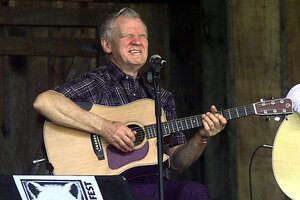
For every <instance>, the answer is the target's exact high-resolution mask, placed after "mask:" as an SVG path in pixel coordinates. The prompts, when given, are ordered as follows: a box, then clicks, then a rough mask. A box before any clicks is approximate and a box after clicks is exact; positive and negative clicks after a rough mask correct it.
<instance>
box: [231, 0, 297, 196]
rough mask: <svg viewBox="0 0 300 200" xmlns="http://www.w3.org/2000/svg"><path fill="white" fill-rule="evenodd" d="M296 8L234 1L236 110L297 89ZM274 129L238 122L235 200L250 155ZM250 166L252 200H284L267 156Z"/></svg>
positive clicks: (257, 120) (243, 190)
mask: <svg viewBox="0 0 300 200" xmlns="http://www.w3.org/2000/svg"><path fill="white" fill-rule="evenodd" d="M296 4H297V3H296V1H239V0H235V1H233V16H234V17H233V19H234V20H233V26H234V29H233V30H234V55H235V57H234V58H235V87H236V90H235V102H236V104H237V105H242V104H246V103H247V102H249V101H250V102H255V101H259V99H260V98H264V99H270V98H272V97H274V98H278V97H281V96H283V97H284V96H285V95H286V94H287V91H288V89H290V88H291V87H292V86H293V85H295V84H296V83H299V81H300V76H299V59H298V57H299V56H296V54H297V53H298V52H299V23H297V21H298V22H299V14H298V11H297V6H296ZM297 28H298V29H297ZM297 30H298V31H297ZM297 41H298V43H297ZM297 59H298V60H297ZM297 61H298V62H297ZM279 124H280V122H275V121H274V120H272V119H271V120H270V121H265V120H264V118H261V117H249V118H247V119H241V120H238V121H237V123H236V125H237V127H236V131H237V140H238V145H237V147H238V182H239V185H238V186H239V198H240V199H247V198H248V197H249V183H248V169H249V162H250V157H251V154H252V152H253V151H254V150H255V148H256V147H258V146H260V145H262V144H270V145H272V144H273V140H274V138H275V135H276V131H277V128H278V126H279ZM252 166H253V167H252V178H253V179H252V184H253V199H284V198H285V196H284V194H283V193H282V191H281V190H280V189H279V187H278V185H277V183H276V181H275V178H274V175H273V171H272V150H271V149H260V150H259V151H258V152H257V154H256V156H255V158H254V161H253V165H252Z"/></svg>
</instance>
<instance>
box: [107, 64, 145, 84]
mask: <svg viewBox="0 0 300 200" xmlns="http://www.w3.org/2000/svg"><path fill="white" fill-rule="evenodd" d="M107 72H108V73H109V75H110V76H111V78H112V79H113V80H115V81H117V82H120V81H121V80H123V79H129V78H131V79H132V76H130V75H128V74H126V73H124V72H123V71H122V70H121V69H120V68H119V67H117V66H116V65H115V64H114V63H112V62H109V63H108V65H107ZM136 80H137V81H142V80H143V76H142V75H141V74H140V72H138V75H137V77H136Z"/></svg>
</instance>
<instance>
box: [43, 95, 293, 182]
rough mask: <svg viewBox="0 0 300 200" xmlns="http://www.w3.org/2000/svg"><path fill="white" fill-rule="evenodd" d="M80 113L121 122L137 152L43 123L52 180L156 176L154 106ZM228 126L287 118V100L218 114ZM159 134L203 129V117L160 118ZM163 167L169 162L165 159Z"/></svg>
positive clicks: (93, 107) (88, 106) (134, 105)
mask: <svg viewBox="0 0 300 200" xmlns="http://www.w3.org/2000/svg"><path fill="white" fill-rule="evenodd" d="M81 107H83V108H84V109H86V110H88V111H89V112H92V113H94V114H97V115H100V116H102V117H104V118H106V119H108V120H114V121H120V122H122V123H124V124H126V125H127V126H128V127H129V128H130V129H132V130H135V131H136V132H137V134H136V140H135V148H134V150H133V151H131V152H129V153H123V152H121V151H119V150H118V149H116V148H115V147H114V146H112V145H109V144H108V143H106V141H105V140H104V139H103V138H101V137H100V136H98V135H95V134H92V133H87V132H83V131H79V130H75V129H71V128H66V127H63V126H59V125H56V124H54V123H52V122H49V121H46V122H45V124H44V142H45V147H46V152H47V156H48V160H49V162H50V163H51V164H52V165H53V166H54V171H53V172H54V174H56V175H122V176H124V177H125V178H127V179H130V178H134V177H136V176H142V175H148V174H153V173H156V172H157V169H158V167H157V149H156V125H155V122H156V119H155V112H154V110H155V103H154V101H153V100H152V99H142V100H138V101H134V102H131V103H129V104H126V105H123V106H116V107H108V106H102V105H97V104H91V103H90V104H89V103H85V104H81ZM218 113H220V114H222V115H223V116H224V117H225V118H226V119H227V120H231V119H237V118H240V117H245V116H248V115H254V114H257V115H264V116H265V115H287V114H291V113H292V101H291V100H290V99H287V98H285V99H274V100H268V101H263V102H258V103H254V104H251V105H246V106H241V107H235V108H231V109H225V110H221V111H218ZM162 122H163V123H162V133H163V136H164V139H165V138H168V136H170V135H171V134H172V133H175V132H178V131H183V130H187V129H192V128H196V127H200V126H202V118H201V115H194V116H190V117H185V118H181V119H175V120H171V121H166V119H165V116H164V114H163V115H162ZM163 167H164V169H167V168H168V167H169V159H168V156H167V155H166V154H164V155H163Z"/></svg>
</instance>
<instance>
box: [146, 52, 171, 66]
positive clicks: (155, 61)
mask: <svg viewBox="0 0 300 200" xmlns="http://www.w3.org/2000/svg"><path fill="white" fill-rule="evenodd" d="M149 63H150V65H151V66H153V67H155V66H157V65H158V66H160V67H165V66H167V61H165V60H164V59H162V58H161V57H160V56H159V55H157V54H154V55H152V56H151V57H150V59H149Z"/></svg>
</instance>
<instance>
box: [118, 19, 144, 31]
mask: <svg viewBox="0 0 300 200" xmlns="http://www.w3.org/2000/svg"><path fill="white" fill-rule="evenodd" d="M137 25H138V26H140V28H142V30H143V31H144V32H146V29H145V25H144V23H143V22H142V20H141V19H139V18H130V17H125V16H120V17H118V18H117V19H116V20H115V24H114V26H115V28H116V30H118V31H120V32H122V31H126V30H130V29H131V28H136V27H137Z"/></svg>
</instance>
